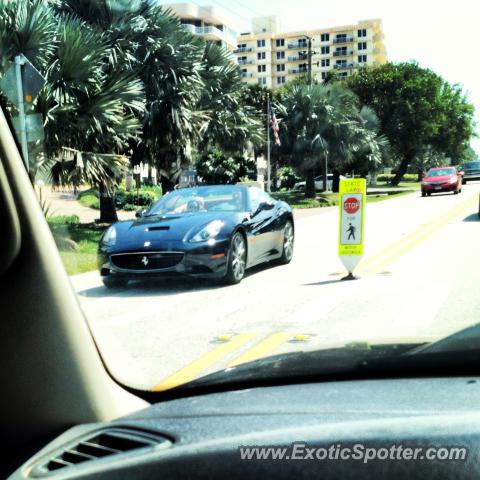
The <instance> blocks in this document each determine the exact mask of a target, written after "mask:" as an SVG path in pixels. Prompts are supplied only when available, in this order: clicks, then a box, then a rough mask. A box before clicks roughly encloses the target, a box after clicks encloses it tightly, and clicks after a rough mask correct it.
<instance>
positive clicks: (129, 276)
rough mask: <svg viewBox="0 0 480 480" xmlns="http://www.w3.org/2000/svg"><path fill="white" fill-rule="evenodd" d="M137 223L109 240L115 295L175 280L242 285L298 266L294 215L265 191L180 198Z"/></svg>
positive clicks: (109, 281) (174, 195) (171, 197)
mask: <svg viewBox="0 0 480 480" xmlns="http://www.w3.org/2000/svg"><path fill="white" fill-rule="evenodd" d="M137 217H138V218H137V219H136V220H129V221H124V222H118V223H115V224H114V225H112V226H111V227H110V228H109V229H108V230H107V231H106V232H105V234H104V235H103V237H102V240H101V242H100V246H99V257H100V258H99V265H100V273H101V275H102V278H103V282H104V284H105V285H106V286H107V287H111V288H114V287H120V286H124V285H126V284H127V282H128V280H133V279H138V278H144V277H158V276H167V275H172V274H174V275H175V274H177V275H178V274H184V275H190V276H199V277H208V278H214V279H220V280H222V281H223V282H225V283H228V284H234V283H238V282H240V281H241V280H242V278H243V276H244V274H245V270H246V269H247V268H250V267H252V266H254V265H258V264H260V263H263V262H269V261H271V260H276V261H278V262H279V263H289V262H290V260H291V259H292V255H293V243H294V223H293V215H292V209H291V208H290V206H289V205H287V204H286V203H285V202H282V201H279V200H274V199H273V198H272V197H271V196H270V195H268V194H267V193H266V192H264V191H263V190H261V189H260V188H257V187H252V186H246V185H217V186H201V187H193V188H185V189H181V190H174V191H172V192H169V193H167V194H165V195H164V196H163V197H162V198H161V199H160V200H159V201H158V202H157V203H155V204H154V205H153V206H152V207H151V208H150V209H149V210H146V211H140V212H137Z"/></svg>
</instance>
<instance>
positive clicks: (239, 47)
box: [237, 43, 247, 50]
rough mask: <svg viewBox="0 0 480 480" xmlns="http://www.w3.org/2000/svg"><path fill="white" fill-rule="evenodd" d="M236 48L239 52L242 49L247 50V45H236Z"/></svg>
mask: <svg viewBox="0 0 480 480" xmlns="http://www.w3.org/2000/svg"><path fill="white" fill-rule="evenodd" d="M237 48H238V49H239V50H243V49H245V48H247V44H246V43H240V44H239V45H237Z"/></svg>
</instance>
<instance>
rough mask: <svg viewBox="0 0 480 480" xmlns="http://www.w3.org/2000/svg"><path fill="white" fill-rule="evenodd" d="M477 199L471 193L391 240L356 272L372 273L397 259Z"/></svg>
mask: <svg viewBox="0 0 480 480" xmlns="http://www.w3.org/2000/svg"><path fill="white" fill-rule="evenodd" d="M476 201H477V194H475V195H472V196H471V197H469V198H468V199H467V200H466V201H464V202H462V203H461V204H459V205H457V206H456V207H454V208H453V209H452V210H450V211H449V212H447V213H446V214H444V215H442V216H440V217H439V218H437V219H435V220H433V221H432V222H430V223H429V224H426V225H422V226H421V227H419V228H418V229H417V230H415V231H413V232H412V233H410V234H408V235H406V236H405V237H403V238H401V239H400V240H397V241H395V242H393V243H392V244H391V245H389V246H388V247H386V248H385V249H383V250H381V251H380V252H379V253H377V254H375V255H374V256H372V257H370V258H368V259H367V260H366V261H365V262H362V264H360V266H359V269H358V273H361V274H367V275H368V274H370V275H373V274H375V273H377V272H378V271H381V270H382V269H384V268H385V267H386V266H387V265H388V264H390V263H392V262H393V261H395V260H396V259H398V258H399V257H400V256H401V255H403V254H405V253H407V252H408V251H410V250H412V249H413V248H414V247H415V246H417V245H418V244H419V243H421V242H422V241H423V240H425V239H426V238H427V237H428V236H430V235H431V234H432V233H434V232H436V231H437V230H439V229H440V228H441V227H443V226H444V225H446V224H447V223H448V222H450V221H451V220H453V219H454V218H456V217H457V216H459V215H460V214H461V213H462V212H464V211H465V210H466V209H467V208H469V207H471V205H472V204H473V203H474V202H476Z"/></svg>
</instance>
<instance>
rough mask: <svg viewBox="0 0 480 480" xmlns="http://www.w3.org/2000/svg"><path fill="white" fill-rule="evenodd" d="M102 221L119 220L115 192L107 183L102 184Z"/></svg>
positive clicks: (100, 189) (100, 192) (100, 193)
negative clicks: (106, 185)
mask: <svg viewBox="0 0 480 480" xmlns="http://www.w3.org/2000/svg"><path fill="white" fill-rule="evenodd" d="M99 195H100V222H101V223H114V222H118V216H117V209H116V208H115V193H114V192H111V191H110V190H109V189H108V188H106V187H105V185H100V188H99Z"/></svg>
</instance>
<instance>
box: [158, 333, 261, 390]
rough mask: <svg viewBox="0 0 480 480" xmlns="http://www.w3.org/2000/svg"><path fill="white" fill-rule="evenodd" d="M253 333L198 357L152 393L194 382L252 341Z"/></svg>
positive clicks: (235, 338) (245, 334) (165, 380)
mask: <svg viewBox="0 0 480 480" xmlns="http://www.w3.org/2000/svg"><path fill="white" fill-rule="evenodd" d="M255 335H256V334H255V333H242V334H240V335H236V336H235V337H233V338H232V340H230V341H229V342H227V343H222V344H221V345H219V346H218V347H216V348H214V349H213V350H210V351H209V352H208V353H206V354H205V355H203V356H202V357H200V358H199V359H197V360H195V361H193V362H192V363H190V364H188V365H187V366H186V367H184V368H182V369H181V370H179V371H178V372H176V373H174V374H173V375H170V376H169V377H167V378H165V379H164V380H163V381H162V382H160V383H159V384H158V385H156V386H154V387H153V388H152V391H154V392H162V391H164V390H168V389H170V388H174V387H177V386H178V385H182V384H184V383H187V382H190V381H192V380H194V379H195V378H196V377H197V376H198V375H199V374H200V373H202V372H203V371H204V370H206V369H207V368H208V367H209V366H210V365H213V364H214V363H215V362H218V361H219V360H221V359H222V358H224V357H226V356H227V355H228V354H229V353H230V352H233V351H234V350H236V349H237V348H239V347H241V346H242V345H244V344H245V343H247V342H248V341H249V340H250V339H252V338H253V337H254V336H255Z"/></svg>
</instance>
